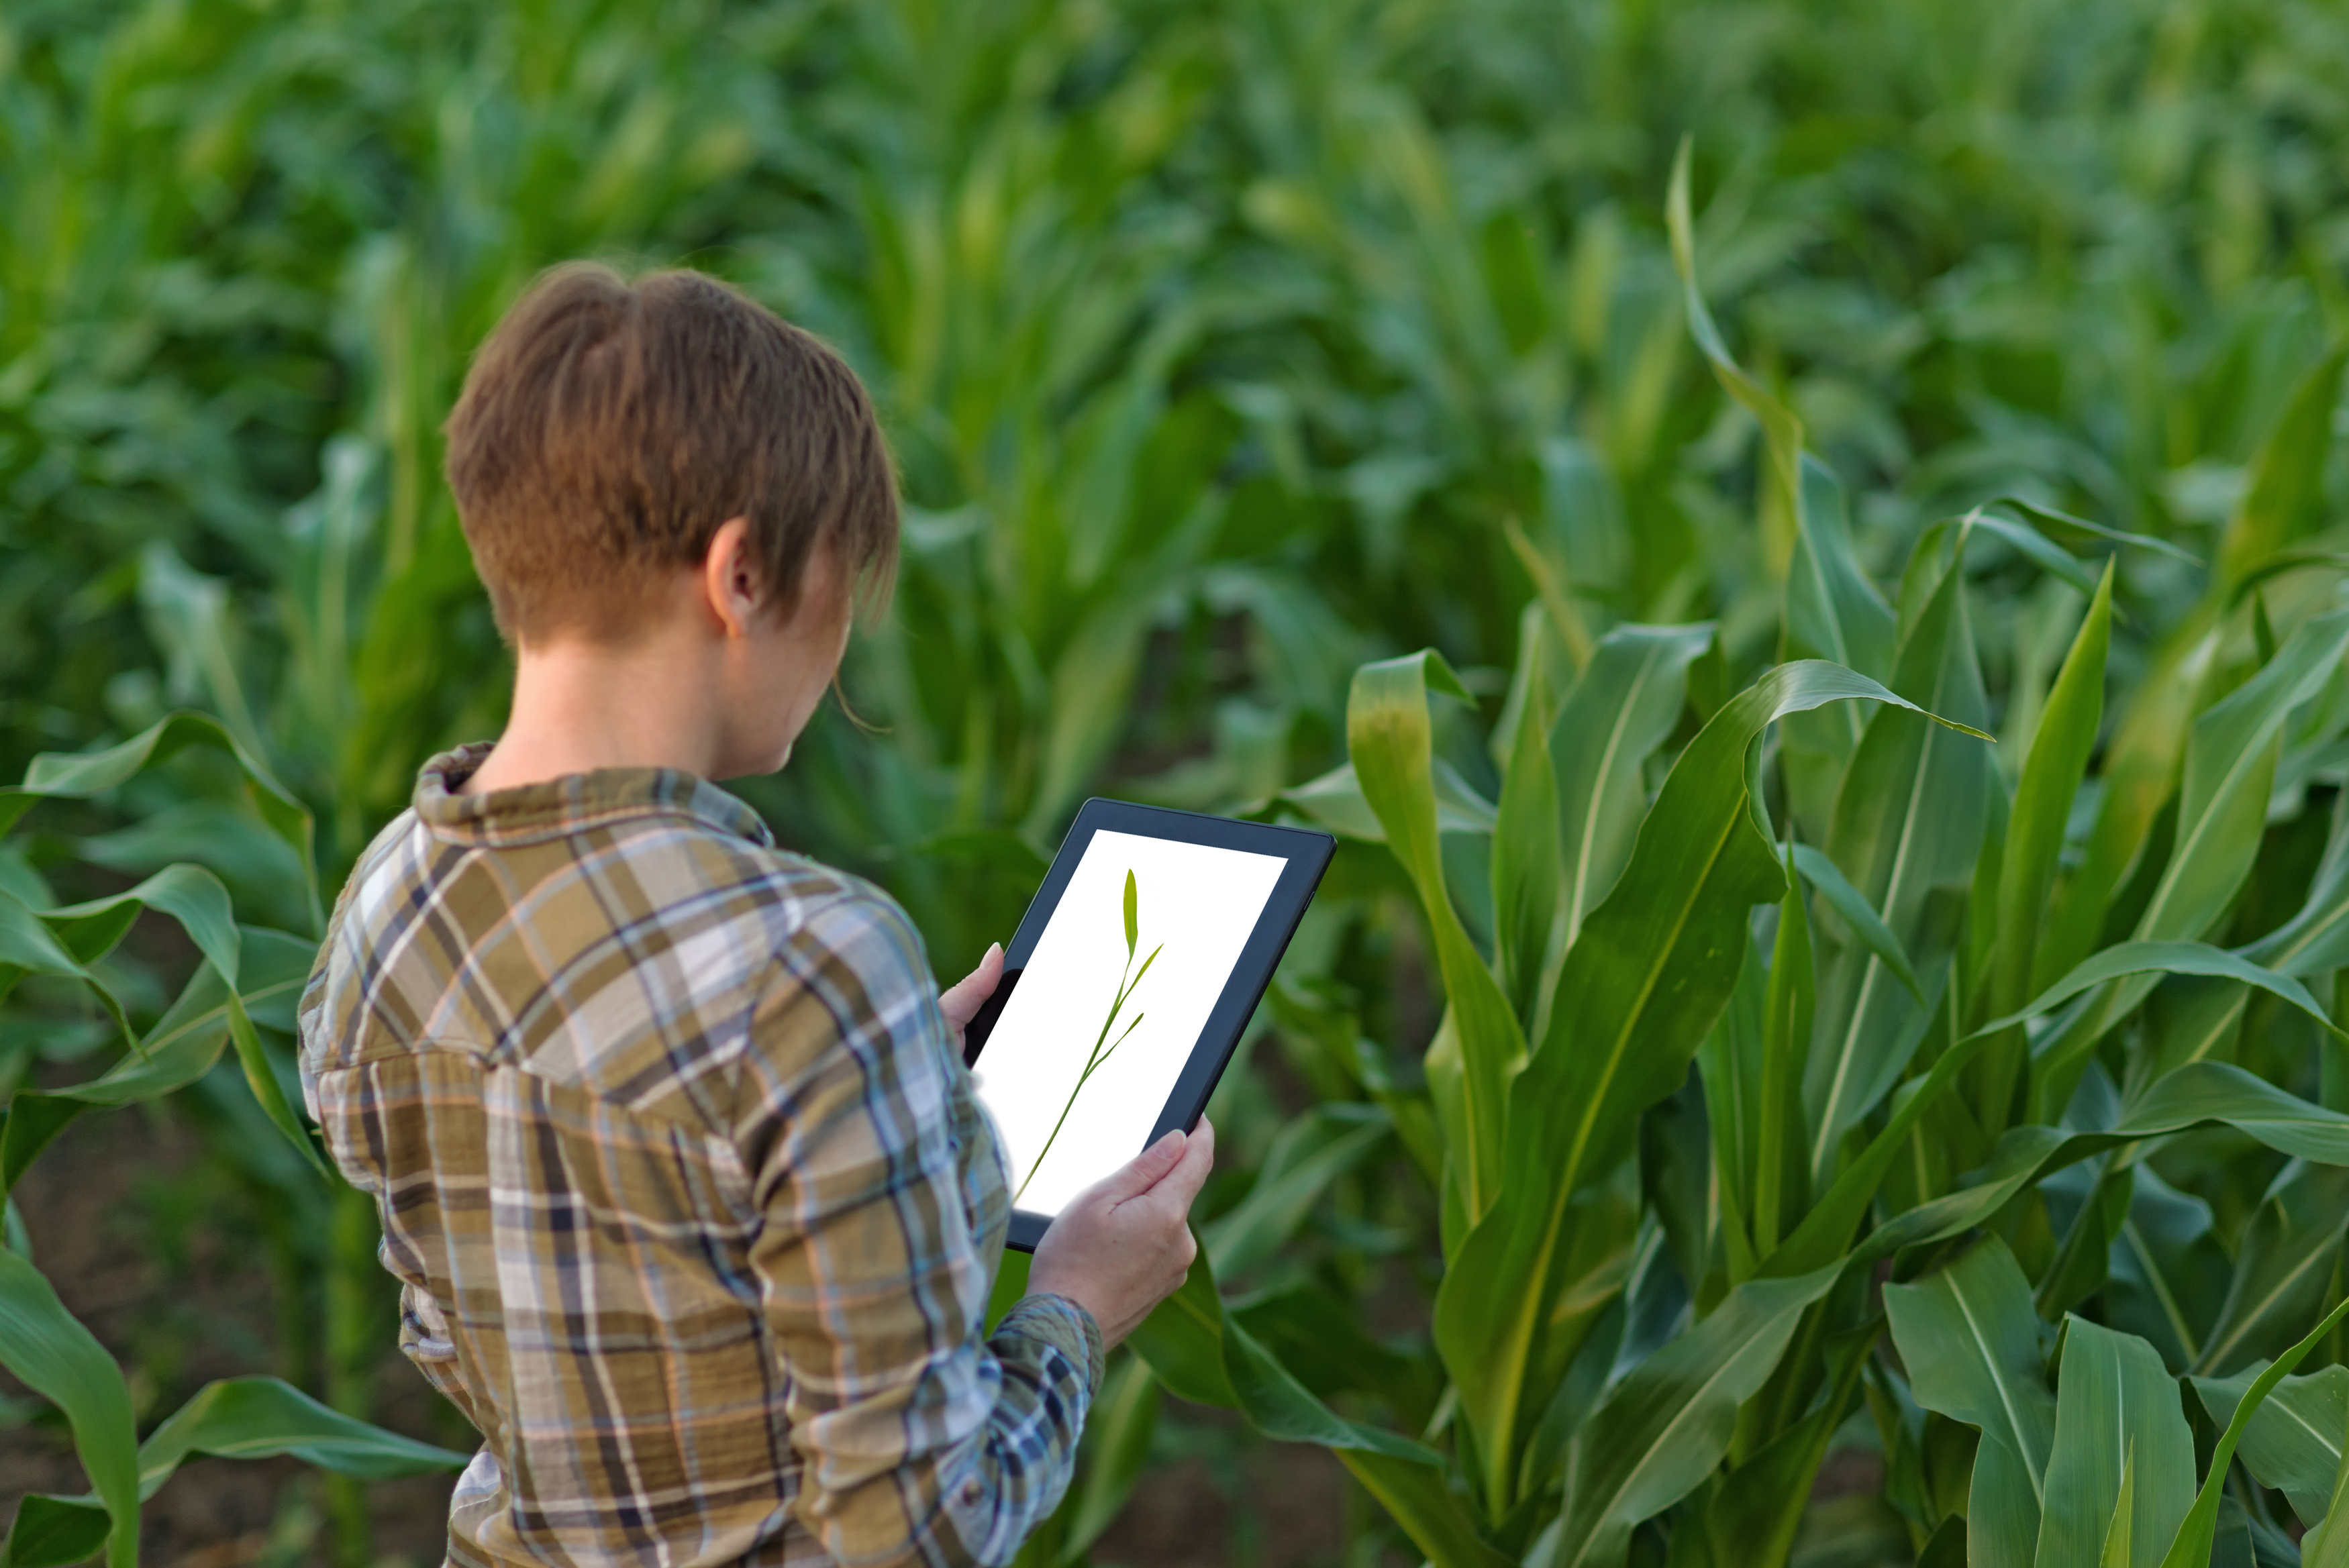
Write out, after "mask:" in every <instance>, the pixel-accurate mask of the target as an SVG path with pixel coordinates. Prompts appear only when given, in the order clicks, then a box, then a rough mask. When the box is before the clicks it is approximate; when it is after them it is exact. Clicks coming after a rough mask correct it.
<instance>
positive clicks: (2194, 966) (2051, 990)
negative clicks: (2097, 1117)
mask: <svg viewBox="0 0 2349 1568" xmlns="http://www.w3.org/2000/svg"><path fill="white" fill-rule="evenodd" d="M2124 975H2220V976H2223V977H2225V978H2227V979H2230V980H2240V981H2241V982H2242V983H2243V984H2244V985H2256V986H2258V987H2259V988H2260V989H2261V990H2262V991H2265V992H2267V993H2268V994H2269V995H2271V996H2274V997H2277V998H2278V999H2280V1000H2282V1001H2284V1002H2287V1003H2289V1004H2291V1005H2292V1006H2294V1007H2297V1008H2299V1009H2300V1010H2301V1011H2302V1013H2305V1014H2307V1015H2308V1016H2310V1017H2311V1018H2313V1019H2314V1020H2315V1021H2316V1022H2317V1024H2318V1025H2319V1026H2322V1027H2323V1028H2324V1029H2325V1030H2326V1031H2328V1032H2330V1033H2332V1034H2333V1035H2335V1036H2338V1035H2340V1034H2341V1030H2340V1029H2339V1028H2338V1027H2337V1026H2335V1025H2334V1024H2333V1020H2332V1018H2331V1017H2330V1016H2327V1015H2326V1013H2325V1011H2324V1009H2323V1007H2321V1006H2318V1005H2317V1001H2316V998H2315V997H2313V996H2312V995H2309V993H2308V987H2307V986H2305V985H2302V984H2301V983H2300V982H2299V981H2297V980H2295V979H2293V978H2292V976H2291V975H2279V974H2277V973H2276V972H2275V971H2274V970H2272V969H2263V968H2261V966H2260V965H2256V964H2254V963H2252V962H2251V960H2250V959H2248V958H2245V957H2243V956H2241V955H2240V954H2234V953H2230V952H2228V951H2227V950H2226V949H2225V948H2222V947H2213V946H2211V945H2210V944H2209V943H2207V942H2116V943H2115V944H2113V945H2112V946H2110V947H2107V948H2106V949H2105V950H2104V951H2103V952H2101V953H2099V954H2095V956H2093V957H2091V958H2089V959H2088V960H2086V961H2085V963H2083V964H2082V965H2080V966H2079V967H2078V968H2076V969H2075V970H2073V971H2072V972H2071V973H2070V974H2069V975H2064V978H2062V979H2061V980H2058V981H2057V982H2055V984H2054V985H2050V986H2049V987H2047V989H2046V990H2044V991H2043V992H2041V993H2040V994H2039V995H2037V996H2036V997H2034V998H2033V999H2032V1001H2031V1002H2030V1004H2029V1005H2028V1006H2024V1007H2023V1008H2022V1009H2021V1010H2020V1011H2018V1012H2013V1013H2009V1014H2008V1015H2007V1016H2005V1017H2003V1018H1994V1019H1992V1021H1991V1022H1989V1023H1987V1024H1985V1025H1983V1026H1982V1028H1981V1029H1979V1030H1976V1031H1975V1032H1976V1033H1977V1034H1980V1033H1986V1032H1990V1031H1995V1030H1999V1029H2005V1028H2011V1027H2013V1026H2015V1025H2017V1024H2023V1023H2027V1022H2029V1021H2030V1020H2031V1019H2033V1018H2037V1017H2044V1016H2046V1015H2047V1014H2049V1013H2051V1012H2053V1011H2054V1010H2055V1008H2056V1007H2058V1006H2062V1005H2063V1004H2064V1003H2065V1002H2068V1001H2070V1000H2071V999H2072V998H2073V997H2075V996H2077V995H2081V994H2082V993H2084V992H2086V991H2092V990H2095V988H2096V987H2097V986H2099V985H2104V984H2106V982H2108V981H2112V980H2116V979H2119V978H2121V977H2122V976H2124ZM2069 1038H2071V1034H2070V1031H2068V1030H2065V1031H2064V1032H2062V1033H2059V1034H2056V1035H2054V1037H2051V1038H2050V1040H2049V1041H2048V1042H2046V1044H2045V1045H2044V1047H2042V1048H2043V1049H2044V1050H2045V1051H2047V1052H2049V1053H2051V1054H2052V1053H2053V1052H2054V1051H2056V1050H2059V1049H2062V1048H2064V1042H2065V1041H2066V1040H2068V1039H2069Z"/></svg>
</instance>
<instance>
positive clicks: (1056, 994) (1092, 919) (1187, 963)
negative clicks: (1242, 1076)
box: [977, 832, 1288, 1214]
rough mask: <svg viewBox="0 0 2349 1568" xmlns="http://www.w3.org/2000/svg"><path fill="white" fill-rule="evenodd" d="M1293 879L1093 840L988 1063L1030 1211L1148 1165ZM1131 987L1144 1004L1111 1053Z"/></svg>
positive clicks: (988, 1091)
mask: <svg viewBox="0 0 2349 1568" xmlns="http://www.w3.org/2000/svg"><path fill="white" fill-rule="evenodd" d="M1287 866H1288V861H1284V860H1282V859H1281V858H1280V857H1278V856H1277V855H1254V854H1248V853H1247V852H1245V851H1239V850H1217V849H1210V848H1208V847H1207V846H1206V845H1204V844H1184V843H1176V842H1174V841H1171V840H1167V839H1146V838H1140V837H1137V836H1135V835H1134V834H1132V833H1111V832H1096V833H1095V834H1094V835H1093V838H1092V843H1090V844H1088V845H1086V846H1085V854H1084V858H1083V859H1082V860H1081V861H1078V862H1077V869H1076V873H1075V874H1074V875H1073V876H1071V877H1070V879H1069V885H1068V887H1067V889H1066V890H1065V891H1064V892H1062V893H1061V902H1060V904H1059V905H1058V907H1056V908H1055V909H1054V910H1053V912H1052V919H1051V923H1050V924H1048V925H1047V926H1045V928H1044V934H1043V935H1042V936H1041V937H1040V938H1038V939H1037V943H1036V950H1035V952H1034V953H1032V954H1030V955H1029V958H1028V966H1027V968H1026V970H1025V971H1024V972H1023V973H1022V974H1021V975H1020V976H1019V985H1018V986H1016V987H1015V988H1014V989H1013V991H1012V993H1011V999H1010V1000H1009V1002H1007V1003H1005V1004H1004V1007H1003V1016H1001V1017H999V1018H998V1019H997V1020H996V1023H995V1028H994V1030H993V1032H991V1033H990V1034H989V1035H988V1037H987V1045H986V1047H985V1048H984V1049H982V1050H981V1051H980V1052H979V1057H978V1071H977V1078H978V1098H979V1100H980V1103H982V1104H984V1105H985V1106H986V1107H987V1109H988V1114H990V1115H991V1116H993V1117H994V1119H995V1127H996V1130H997V1132H998V1133H999V1134H1000V1135H1001V1137H1002V1140H1003V1149H1004V1153H1005V1154H1006V1156H1008V1157H1009V1161H1010V1165H1011V1186H1012V1191H1014V1192H1015V1193H1017V1194H1018V1199H1017V1207H1019V1208H1021V1209H1025V1210H1027V1211H1028V1212H1030V1213H1037V1214H1057V1213H1059V1212H1061V1208H1062V1206H1063V1205H1065V1204H1066V1203H1067V1202H1068V1201H1069V1200H1070V1199H1071V1198H1073V1197H1075V1196H1076V1195H1077V1194H1078V1193H1079V1192H1081V1191H1084V1190H1085V1189H1086V1188H1087V1187H1090V1186H1092V1184H1093V1183H1094V1182H1096V1181H1100V1180H1101V1179H1102V1177H1104V1176H1106V1175H1108V1174H1109V1173H1110V1172H1111V1171H1115V1170H1116V1169H1117V1168H1118V1167H1119V1166H1121V1165H1123V1164H1124V1163H1125V1162H1126V1161H1129V1160H1131V1159H1133V1157H1134V1156H1135V1155H1136V1154H1139V1153H1141V1152H1142V1146H1143V1140H1144V1139H1146V1138H1148V1137H1149V1136H1150V1130H1151V1129H1152V1128H1153V1127H1154V1126H1155V1125H1156V1124H1157V1121H1158V1113H1159V1112H1160V1111H1162V1110H1164V1109H1166V1097H1167V1096H1168V1095H1170V1094H1172V1093H1173V1092H1174V1080H1175V1079H1176V1078H1180V1077H1181V1076H1182V1073H1183V1068H1184V1066H1185V1063H1187V1062H1189V1060H1190V1059H1191V1049H1192V1047H1193V1046H1195V1044H1197V1042H1198V1038H1199V1032H1200V1030H1201V1029H1203V1028H1205V1027H1206V1023H1207V1015H1208V1014H1209V1013H1210V1012H1212V1011H1214V1009H1215V1006H1216V998H1217V997H1218V996H1220V995H1223V990H1224V982H1225V981H1226V980H1227V979H1229V978H1230V976H1231V973H1232V969H1233V967H1234V966H1235V965H1237V964H1238V963H1239V957H1240V950H1241V949H1242V948H1243V947H1245V946H1247V939H1248V934H1249V933H1250V932H1252V931H1254V930H1255V929H1256V922H1257V915H1259V914H1261V913H1263V912H1264V906H1265V902H1266V901H1267V900H1268V899H1269V898H1270V897H1271V896H1272V889H1273V884H1274V883H1275V882H1278V881H1279V880H1280V873H1281V872H1282V871H1283V870H1285V869H1286V868H1287ZM1128 873H1131V874H1132V875H1133V881H1134V892H1135V899H1134V905H1135V908H1134V914H1135V921H1134V923H1135V936H1136V940H1135V943H1134V947H1133V956H1132V958H1131V960H1129V959H1128V957H1127V954H1126V945H1125V879H1126V877H1127V875H1128ZM1154 951H1155V952H1156V953H1157V958H1156V960H1155V961H1154V962H1151V963H1150V965H1149V968H1148V969H1147V970H1146V971H1143V963H1144V962H1145V961H1146V960H1149V959H1150V956H1151V954H1152V953H1153V952H1154ZM1137 972H1140V973H1141V979H1140V980H1139V981H1138V982H1136V981H1134V980H1133V975H1135V973H1137ZM1121 975H1123V977H1124V979H1125V980H1126V981H1127V982H1128V983H1129V985H1130V987H1131V988H1130V991H1129V994H1128V995H1127V996H1126V998H1125V1003H1124V1006H1123V1007H1121V1008H1119V1009H1118V1011H1117V1016H1116V1020H1115V1023H1114V1025H1113V1026H1112V1027H1111V1028H1110V1030H1109V1032H1108V1035H1107V1037H1105V1038H1104V1037H1102V1025H1103V1023H1104V1022H1105V1021H1107V1020H1108V1019H1109V1018H1110V1015H1111V1008H1112V1006H1113V1005H1114V1004H1115V1003H1116V1001H1117V995H1118V988H1119V984H1120V977H1121ZM1137 1019H1138V1020H1139V1022H1137V1021H1136V1020H1137ZM1129 1029H1131V1031H1132V1032H1131V1033H1129V1032H1128V1030H1129ZM1097 1041H1098V1042H1099V1049H1100V1052H1101V1059H1100V1061H1099V1063H1098V1065H1097V1066H1095V1067H1094V1068H1093V1071H1092V1076H1091V1077H1090V1078H1085V1077H1084V1074H1085V1066H1086V1063H1087V1062H1088V1061H1089V1060H1091V1059H1092V1058H1093V1053H1094V1051H1095V1043H1096V1042H1097ZM1080 1078H1083V1080H1084V1087H1083V1091H1082V1092H1081V1093H1079V1092H1077V1086H1078V1080H1079V1079H1080ZM1064 1110H1065V1111H1067V1113H1068V1114H1067V1115H1066V1116H1065V1118H1064V1117H1063V1115H1062V1112H1063V1111H1064ZM1056 1129H1057V1130H1056ZM1048 1144H1049V1148H1048V1147H1047V1145H1048ZM1039 1158H1041V1160H1042V1164H1041V1165H1039V1164H1038V1160H1039Z"/></svg>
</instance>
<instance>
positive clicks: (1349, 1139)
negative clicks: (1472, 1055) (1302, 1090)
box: [1206, 1106, 1393, 1277]
mask: <svg viewBox="0 0 2349 1568" xmlns="http://www.w3.org/2000/svg"><path fill="white" fill-rule="evenodd" d="M1368 1109H1372V1108H1370V1107H1362V1106H1344V1107H1340V1106H1326V1107H1317V1108H1315V1109H1313V1110H1312V1111H1309V1112H1308V1113H1307V1114H1306V1115H1304V1116H1302V1117H1299V1118H1298V1119H1296V1120H1294V1121H1292V1122H1290V1123H1289V1124H1288V1126H1286V1127H1284V1128H1282V1129H1281V1130H1280V1132H1279V1134H1278V1136H1277V1137H1276V1138H1275V1139H1274V1140H1273V1145H1272V1148H1271V1149H1270V1150H1267V1151H1266V1154H1265V1159H1264V1169H1263V1172H1262V1174H1260V1175H1259V1176H1258V1177H1257V1182H1256V1185H1255V1186H1253V1187H1251V1188H1249V1189H1248V1192H1247V1196H1246V1197H1245V1198H1243V1199H1241V1200H1240V1202H1239V1203H1238V1205H1237V1207H1236V1208H1234V1209H1232V1210H1231V1211H1230V1212H1228V1213H1226V1214H1223V1215H1221V1216H1219V1217H1218V1218H1216V1220H1215V1221H1214V1222H1211V1223H1210V1224H1208V1225H1207V1227H1206V1239H1207V1254H1208V1256H1209V1257H1210V1258H1211V1259H1212V1260H1213V1266H1214V1269H1215V1272H1216V1275H1217V1276H1218V1277H1222V1276H1225V1275H1229V1274H1245V1273H1247V1271H1248V1270H1250V1269H1253V1268H1257V1267H1259V1266H1261V1265H1262V1264H1265V1263H1267V1262H1268V1261H1270V1260H1271V1258H1272V1257H1273V1256H1274V1254H1275V1253H1278V1250H1279V1249H1280V1248H1282V1247H1284V1246H1286V1245H1287V1244H1288V1241H1289V1238H1290V1237H1291V1236H1293V1235H1295V1234H1296V1232H1297V1228H1298V1226H1299V1225H1300V1224H1302V1223H1303V1222H1304V1221H1305V1216H1306V1215H1307V1214H1308V1213H1309V1212H1310V1211H1311V1210H1312V1207H1313V1205H1314V1204H1315V1203H1316V1202H1319V1201H1320V1197H1321V1194H1322V1193H1323V1192H1325V1191H1328V1190H1329V1187H1330V1182H1332V1181H1336V1180H1337V1179H1338V1178H1339V1177H1340V1176H1342V1175H1344V1174H1345V1173H1346V1172H1347V1171H1350V1170H1352V1169H1353V1168H1354V1167H1355V1166H1357V1165H1359V1164H1361V1162H1362V1161H1363V1160H1364V1159H1365V1158H1367V1157H1368V1156H1369V1155H1370V1154H1371V1151H1372V1150H1376V1149H1378V1148H1379V1147H1381V1145H1382V1144H1383V1143H1384V1142H1385V1141H1386V1139H1387V1136H1388V1134H1389V1133H1391V1132H1392V1130H1393V1125H1392V1122H1390V1121H1389V1120H1388V1119H1387V1118H1386V1117H1385V1116H1384V1115H1383V1114H1379V1115H1372V1116H1368V1117H1365V1116H1361V1115H1344V1116H1341V1115H1339V1114H1336V1113H1337V1112H1339V1111H1340V1110H1345V1111H1355V1112H1359V1111H1362V1110H1368Z"/></svg>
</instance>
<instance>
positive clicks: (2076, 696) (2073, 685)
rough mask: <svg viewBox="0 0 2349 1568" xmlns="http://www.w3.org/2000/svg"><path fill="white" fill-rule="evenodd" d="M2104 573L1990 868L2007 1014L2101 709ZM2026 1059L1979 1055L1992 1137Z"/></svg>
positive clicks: (1998, 999)
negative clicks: (1994, 875) (1995, 865)
mask: <svg viewBox="0 0 2349 1568" xmlns="http://www.w3.org/2000/svg"><path fill="white" fill-rule="evenodd" d="M2112 608H2113V569H2112V567H2111V565H2110V564H2109V563H2108V564H2107V565H2106V568H2105V572H2104V575H2103V577H2102V578H2101V579H2099V580H2098V582H2097V583H2096V587H2095V597H2094V598H2092V599H2091V600H2090V601H2089V603H2088V613H2087V614H2086V616H2085V618H2084V619H2083V620H2082V621H2081V623H2080V629H2079V631H2078V632H2077V633H2075V634H2074V636H2073V638H2072V647H2071V650H2070V652H2068V653H2066V654H2065V655H2064V665H2063V668H2062V669H2061V670H2060V671H2059V672H2058V673H2057V675H2056V676H2055V684H2054V688H2053V689H2052V690H2051V691H2050V692H2049V693H2048V696H2047V706H2046V707H2045V708H2044V709H2043V710H2042V711H2041V714H2040V717H2039V727H2038V729H2037V730H2036V732H2034V733H2033V736H2032V738H2031V750H2030V752H2029V754H2028V755H2027V756H2025V757H2024V758H2023V775H2022V779H2021V780H2020V782H2019V783H2018V784H2017V786H2016V789H2015V791H2014V806H2013V814H2012V815H2011V816H2010V817H2009V819H2008V820H2007V829H2006V848H2005V850H2004V851H2003V852H2002V856H2001V860H2000V864H1999V877H1998V907H1997V911H1996V914H1995V918H1994V921H1993V926H1994V930H1995V938H1994V942H1993V945H1992V954H1991V968H1990V984H1989V998H1988V1000H1989V1006H1990V1010H1991V1011H1992V1012H1993V1013H2011V1012H2013V1011H2014V1010H2015V1009H2017V1008H2019V1007H2021V1006H2023V1003H2024V1001H2025V1000H2026V999H2028V997H2029V996H2030V995H2031V976H2032V966H2033V962H2034V961H2035V959H2036V957H2037V954H2038V950H2039V929H2040V922H2041V919H2042V917H2043V916H2044V913H2045V912H2046V909H2047V899H2048V893H2049V890H2050V889H2052V888H2053V887H2054V883H2055V871H2056V863H2057V859H2058V857H2059V855H2060V854H2061V853H2062V851H2063V848H2064V826H2065V824H2066V822H2067V821H2068V820H2070V817H2071V812H2072V802H2073V800H2074V799H2075V798H2076V797H2077V796H2078V794H2079V792H2080V781H2081V779H2083V778H2084V777H2085V775H2086V772H2087V767H2088V758H2089V757H2090V755H2091V754H2092V753H2093V752H2094V751H2095V744H2096V732H2097V729H2098V727H2100V725H2101V724H2102V722H2103V717H2104V710H2105V659H2106V652H2107V650H2108V649H2109V647H2110V645H2111V642H2112ZM2028 1051H2029V1047H2028V1045H2027V1044H2026V1043H2025V1042H2024V1040H2023V1037H2022V1035H2021V1033H2020V1032H2017V1033H2015V1034H2013V1035H2012V1036H2010V1037H2007V1038H2006V1039H2003V1040H2002V1041H2000V1042H1999V1043H1998V1044H1997V1045H1996V1046H1993V1047H1991V1049H1990V1050H1989V1051H1987V1052H1986V1053H1985V1055H1984V1061H1983V1066H1982V1077H1983V1087H1982V1091H1981V1093H1980V1095H1979V1097H1978V1099H1977V1101H1976V1106H1975V1114H1976V1115H1977V1117H1978V1118H1979V1119H1981V1120H1982V1123H1983V1124H1984V1125H1985V1126H1986V1127H1989V1128H1990V1129H1991V1130H1992V1131H1993V1132H1996V1131H2002V1130H2004V1129H2005V1127H2006V1124H2007V1122H2008V1121H2009V1120H2010V1119H2011V1118H2012V1116H2013V1098H2014V1090H2015V1087H2016V1085H2017V1083H2018V1082H2019V1081H2020V1079H2021V1078H2022V1076H2023V1068H2024V1061H2025V1057H2026V1056H2027V1053H2028Z"/></svg>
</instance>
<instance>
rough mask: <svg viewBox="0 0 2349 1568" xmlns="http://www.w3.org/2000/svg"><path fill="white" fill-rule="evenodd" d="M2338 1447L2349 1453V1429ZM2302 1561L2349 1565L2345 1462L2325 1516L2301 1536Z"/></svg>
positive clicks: (2321, 1567)
mask: <svg viewBox="0 0 2349 1568" xmlns="http://www.w3.org/2000/svg"><path fill="white" fill-rule="evenodd" d="M2335 1447H2336V1448H2338V1449H2341V1450H2342V1451H2344V1452H2349V1429H2344V1435H2343V1436H2341V1437H2340V1438H2339V1439H2338V1440H2337V1441H2336V1443H2335ZM2300 1561H2301V1568H2349V1465H2343V1466H2342V1467H2341V1468H2340V1470H2339V1473H2338V1474H2336V1475H2335V1476H2334V1477H2333V1496H2332V1500H2331V1501H2329V1502H2327V1503H2326V1504H2325V1508H2324V1517H2323V1520H2322V1521H2320V1522H2318V1523H2317V1524H2316V1526H2315V1527H2314V1528H2313V1529H2312V1530H2310V1531H2309V1532H2308V1533H2307V1534H2306V1535H2304V1536H2302V1537H2301V1542H2300Z"/></svg>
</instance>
